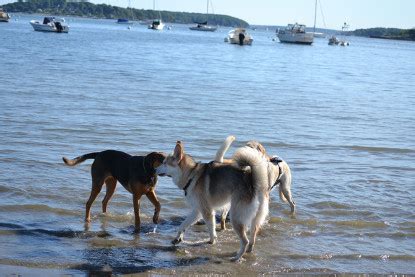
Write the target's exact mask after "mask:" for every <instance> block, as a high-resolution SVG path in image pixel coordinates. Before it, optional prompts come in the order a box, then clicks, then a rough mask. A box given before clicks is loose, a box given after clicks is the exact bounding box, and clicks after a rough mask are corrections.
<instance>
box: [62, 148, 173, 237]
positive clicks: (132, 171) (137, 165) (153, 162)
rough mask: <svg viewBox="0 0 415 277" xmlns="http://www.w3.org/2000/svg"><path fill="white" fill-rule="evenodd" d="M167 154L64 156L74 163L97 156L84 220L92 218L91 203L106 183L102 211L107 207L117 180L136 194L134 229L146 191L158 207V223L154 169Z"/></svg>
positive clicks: (69, 163)
mask: <svg viewBox="0 0 415 277" xmlns="http://www.w3.org/2000/svg"><path fill="white" fill-rule="evenodd" d="M165 158H166V155H165V154H163V153H159V152H152V153H150V154H148V155H146V156H131V155H129V154H127V153H124V152H121V151H115V150H106V151H102V152H96V153H89V154H85V155H82V156H79V157H76V158H74V159H72V160H70V159H68V158H65V157H63V161H64V162H65V164H67V165H69V166H74V165H77V164H80V163H82V162H83V161H85V160H89V159H94V162H93V163H92V167H91V177H92V190H91V195H90V196H89V199H88V202H87V203H86V213H85V221H86V222H90V221H91V214H90V211H91V206H92V203H93V202H94V200H95V198H96V197H97V196H98V194H99V192H100V191H101V189H102V186H103V185H104V183H105V184H106V186H107V192H106V194H105V197H104V200H103V201H102V212H103V213H105V212H106V211H107V204H108V201H109V200H110V199H111V197H112V195H113V194H114V192H115V187H116V185H117V181H118V182H120V183H121V185H122V186H123V187H124V188H125V189H126V190H128V191H129V192H130V193H132V195H133V204H134V215H135V231H136V232H138V231H139V230H140V198H141V196H143V195H144V194H145V195H146V196H147V198H148V199H149V200H150V201H151V203H153V205H154V207H155V211H154V216H153V222H154V223H157V222H158V219H159V214H160V202H159V201H158V199H157V196H156V193H155V186H156V184H157V174H156V171H155V169H156V168H157V167H158V166H159V165H161V164H162V163H163V161H164V159H165Z"/></svg>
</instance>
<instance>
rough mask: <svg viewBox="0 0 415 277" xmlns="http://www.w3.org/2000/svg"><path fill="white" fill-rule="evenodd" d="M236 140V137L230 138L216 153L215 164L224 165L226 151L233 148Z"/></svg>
mask: <svg viewBox="0 0 415 277" xmlns="http://www.w3.org/2000/svg"><path fill="white" fill-rule="evenodd" d="M234 140H235V137H234V136H228V137H227V138H226V139H225V141H224V142H223V144H222V145H221V147H220V148H219V149H218V152H216V156H215V162H219V163H223V156H225V153H226V151H228V149H229V147H230V146H231V144H232V142H233V141H234Z"/></svg>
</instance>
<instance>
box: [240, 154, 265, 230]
mask: <svg viewBox="0 0 415 277" xmlns="http://www.w3.org/2000/svg"><path fill="white" fill-rule="evenodd" d="M233 159H234V160H235V161H236V162H237V163H238V164H239V166H250V167H251V174H252V185H253V186H254V189H255V193H256V195H257V199H258V202H259V203H258V210H257V211H256V213H255V214H256V215H255V217H254V218H253V219H252V220H253V221H252V224H253V225H255V226H256V227H257V228H259V227H260V226H261V225H262V223H264V221H265V218H266V216H267V215H268V204H269V196H268V162H267V160H266V158H265V157H264V156H263V155H262V154H261V153H260V152H258V150H256V149H253V148H251V147H249V146H245V147H241V148H239V149H237V150H236V152H235V154H234V156H233Z"/></svg>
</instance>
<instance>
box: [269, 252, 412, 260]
mask: <svg viewBox="0 0 415 277" xmlns="http://www.w3.org/2000/svg"><path fill="white" fill-rule="evenodd" d="M273 257H274V258H276V259H280V260H283V259H293V260H308V259H309V260H379V261H384V260H394V261H399V260H400V261H415V256H413V255H393V254H392V255H389V254H377V255H364V254H358V253H352V254H332V253H324V254H310V255H307V254H290V255H273Z"/></svg>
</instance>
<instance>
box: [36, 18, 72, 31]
mask: <svg viewBox="0 0 415 277" xmlns="http://www.w3.org/2000/svg"><path fill="white" fill-rule="evenodd" d="M30 25H32V27H33V29H34V30H35V31H39V32H55V33H67V32H69V26H68V24H66V22H65V19H63V18H55V17H53V16H46V17H45V18H44V19H43V22H40V21H37V20H31V21H30Z"/></svg>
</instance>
